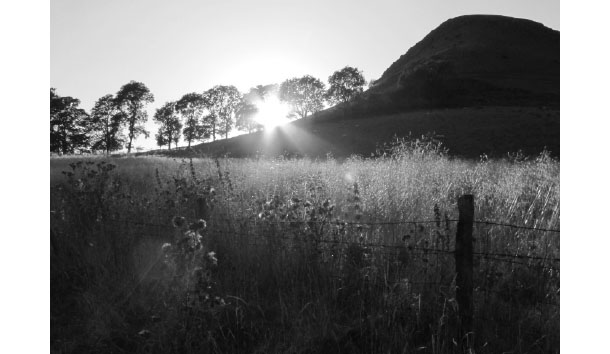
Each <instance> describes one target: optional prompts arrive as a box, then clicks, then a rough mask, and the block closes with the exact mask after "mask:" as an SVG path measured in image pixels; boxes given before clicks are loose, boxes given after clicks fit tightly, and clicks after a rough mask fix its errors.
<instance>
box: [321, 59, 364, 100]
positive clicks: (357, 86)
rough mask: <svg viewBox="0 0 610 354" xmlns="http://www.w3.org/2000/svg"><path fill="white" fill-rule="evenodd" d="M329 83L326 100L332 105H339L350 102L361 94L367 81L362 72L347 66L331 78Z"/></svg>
mask: <svg viewBox="0 0 610 354" xmlns="http://www.w3.org/2000/svg"><path fill="white" fill-rule="evenodd" d="M328 83H329V84H330V87H329V88H328V91H327V92H326V99H327V100H328V101H329V102H330V103H331V104H338V103H344V102H348V101H350V100H352V99H353V98H354V97H356V96H358V95H359V94H361V93H362V91H363V88H364V85H365V84H366V80H364V76H363V75H362V71H360V70H358V69H356V68H352V67H351V66H346V67H345V68H343V69H341V70H338V71H335V72H334V73H333V74H332V75H331V76H329V77H328Z"/></svg>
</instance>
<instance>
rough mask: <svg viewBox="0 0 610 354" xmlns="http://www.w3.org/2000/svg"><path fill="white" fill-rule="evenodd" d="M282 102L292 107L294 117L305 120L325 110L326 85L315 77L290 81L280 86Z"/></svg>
mask: <svg viewBox="0 0 610 354" xmlns="http://www.w3.org/2000/svg"><path fill="white" fill-rule="evenodd" d="M279 93H280V100H282V101H284V102H288V104H290V106H291V107H292V113H291V115H292V116H295V115H298V116H299V117H300V118H305V117H307V116H308V115H310V114H312V113H316V112H318V111H321V110H322V108H324V83H323V82H322V81H320V80H319V79H316V78H315V77H313V76H310V75H305V76H303V77H300V78H292V79H288V80H286V81H284V82H282V84H281V85H280V92H279Z"/></svg>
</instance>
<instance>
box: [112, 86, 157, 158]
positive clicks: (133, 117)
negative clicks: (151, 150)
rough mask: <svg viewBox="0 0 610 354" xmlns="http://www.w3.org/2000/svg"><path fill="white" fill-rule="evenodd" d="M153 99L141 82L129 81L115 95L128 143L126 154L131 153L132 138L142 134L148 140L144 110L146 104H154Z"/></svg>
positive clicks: (146, 116)
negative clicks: (123, 118) (124, 124)
mask: <svg viewBox="0 0 610 354" xmlns="http://www.w3.org/2000/svg"><path fill="white" fill-rule="evenodd" d="M154 101H155V98H154V96H153V94H152V93H150V90H149V89H148V87H146V85H144V84H143V83H141V82H137V81H131V82H129V83H128V84H125V85H123V86H122V87H121V89H120V90H119V92H117V94H116V98H115V103H116V105H117V107H118V108H119V110H120V111H121V112H122V113H123V114H124V117H125V121H126V125H127V133H128V137H129V142H128V143H127V153H130V152H131V144H132V141H133V139H134V138H137V137H138V136H139V135H140V134H144V136H145V137H147V138H148V135H149V133H148V131H147V130H146V129H145V128H144V124H145V123H146V121H147V120H148V114H147V113H146V111H145V110H144V107H145V106H146V104H147V103H151V102H154Z"/></svg>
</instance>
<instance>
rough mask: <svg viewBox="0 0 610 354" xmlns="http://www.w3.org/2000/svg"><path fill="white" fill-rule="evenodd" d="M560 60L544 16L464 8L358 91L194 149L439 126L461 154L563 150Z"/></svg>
mask: <svg viewBox="0 0 610 354" xmlns="http://www.w3.org/2000/svg"><path fill="white" fill-rule="evenodd" d="M559 59H560V56H559V32H558V31H555V30H553V29H550V28H547V27H545V26H544V25H542V24H540V23H536V22H533V21H530V20H524V19H516V18H511V17H505V16H495V15H469V16H460V17H457V18H453V19H450V20H447V21H446V22H444V23H443V24H441V25H440V26H439V27H438V28H436V29H434V30H433V31H432V32H430V33H429V34H428V35H427V36H426V37H424V38H423V39H422V40H421V41H420V42H419V43H417V44H416V45H415V46H413V47H412V48H410V49H409V50H408V51H407V52H406V53H405V54H404V55H402V56H401V57H400V58H399V59H398V60H396V61H395V62H394V63H393V64H392V65H390V66H389V67H388V69H387V70H386V71H385V72H384V73H383V75H382V76H381V78H380V79H379V80H377V81H376V82H375V83H374V85H373V86H372V87H371V88H370V89H369V90H368V91H366V92H365V93H364V94H363V95H362V96H361V97H359V98H358V99H356V100H354V101H352V102H349V103H347V104H342V105H338V106H335V107H332V108H330V109H327V110H324V111H322V112H319V113H317V114H315V115H313V116H311V117H307V118H305V119H301V120H297V121H295V122H293V123H291V124H289V125H287V126H284V127H282V128H281V130H278V131H274V132H268V133H256V134H249V135H243V136H239V137H235V138H232V139H228V140H226V141H217V142H213V143H205V144H201V145H198V146H196V147H194V149H193V153H195V154H201V153H204V154H230V155H232V156H248V155H249V156H252V155H255V154H256V153H257V152H263V153H265V154H276V153H283V152H288V153H291V154H299V155H308V156H324V155H326V153H328V152H331V153H333V154H334V155H335V156H349V155H351V154H362V155H369V154H370V153H372V152H374V151H375V149H376V148H377V147H378V146H380V145H383V144H384V143H387V142H389V141H391V140H392V139H393V138H394V137H395V136H397V137H401V136H406V135H408V134H409V133H412V134H413V135H419V134H423V133H427V132H436V133H437V134H441V135H442V136H444V138H443V139H442V140H443V142H444V143H445V145H446V146H447V147H448V148H449V149H450V153H452V154H454V155H459V156H465V157H478V156H479V155H481V154H484V153H485V154H488V155H490V156H500V155H504V154H505V153H506V152H515V151H518V150H523V151H524V152H525V153H528V154H536V153H539V152H540V151H541V150H542V149H543V148H545V147H546V148H548V149H550V150H551V151H552V153H553V154H554V155H557V156H558V155H559V95H560V92H559V87H560V84H559V83H560V82H559V68H560V62H559ZM177 153H178V154H184V152H177Z"/></svg>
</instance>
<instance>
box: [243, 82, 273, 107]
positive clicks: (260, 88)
mask: <svg viewBox="0 0 610 354" xmlns="http://www.w3.org/2000/svg"><path fill="white" fill-rule="evenodd" d="M279 89H280V88H279V86H278V85H277V84H270V85H257V86H256V87H252V88H251V89H250V91H249V92H248V93H247V94H246V97H247V99H248V101H250V103H256V101H264V100H265V99H267V97H269V96H271V95H277V94H278V92H279Z"/></svg>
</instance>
